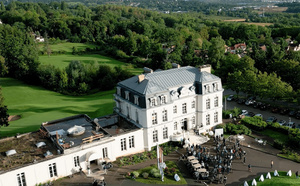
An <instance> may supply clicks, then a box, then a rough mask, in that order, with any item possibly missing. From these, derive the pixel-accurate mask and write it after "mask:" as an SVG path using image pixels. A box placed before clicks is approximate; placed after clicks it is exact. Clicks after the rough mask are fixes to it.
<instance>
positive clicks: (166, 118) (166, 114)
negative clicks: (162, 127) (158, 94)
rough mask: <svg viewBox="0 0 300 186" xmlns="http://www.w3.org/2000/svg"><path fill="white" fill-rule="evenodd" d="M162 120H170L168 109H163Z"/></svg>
mask: <svg viewBox="0 0 300 186" xmlns="http://www.w3.org/2000/svg"><path fill="white" fill-rule="evenodd" d="M162 120H163V121H168V112H167V110H163V111H162Z"/></svg>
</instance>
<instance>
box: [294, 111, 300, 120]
mask: <svg viewBox="0 0 300 186" xmlns="http://www.w3.org/2000/svg"><path fill="white" fill-rule="evenodd" d="M295 117H296V118H297V119H300V110H298V111H297V113H296V115H295Z"/></svg>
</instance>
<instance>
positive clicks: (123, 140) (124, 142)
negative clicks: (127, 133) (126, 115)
mask: <svg viewBox="0 0 300 186" xmlns="http://www.w3.org/2000/svg"><path fill="white" fill-rule="evenodd" d="M124 150H126V138H123V139H121V151H124Z"/></svg>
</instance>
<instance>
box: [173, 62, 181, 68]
mask: <svg viewBox="0 0 300 186" xmlns="http://www.w3.org/2000/svg"><path fill="white" fill-rule="evenodd" d="M172 68H180V65H179V64H177V63H172Z"/></svg>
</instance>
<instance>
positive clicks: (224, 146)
mask: <svg viewBox="0 0 300 186" xmlns="http://www.w3.org/2000/svg"><path fill="white" fill-rule="evenodd" d="M214 143H215V144H214V147H213V148H207V147H204V146H201V145H198V144H196V145H195V144H192V145H189V144H188V147H187V153H186V155H184V156H183V157H182V158H187V157H188V156H195V157H196V159H197V160H198V161H199V163H201V166H202V167H204V168H206V170H208V171H209V177H208V178H207V179H208V181H209V182H218V183H222V182H223V183H224V184H225V185H226V181H227V177H226V175H227V174H229V173H230V172H232V161H233V160H234V159H240V160H242V162H243V163H246V152H245V151H243V150H242V148H241V147H240V142H239V140H238V139H236V140H235V142H233V143H228V142H227V141H226V140H225V138H223V136H216V137H215V138H214ZM193 174H194V177H196V178H197V180H199V179H201V178H202V177H200V176H198V177H197V176H195V175H197V174H198V173H196V171H195V172H194V173H193Z"/></svg>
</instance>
